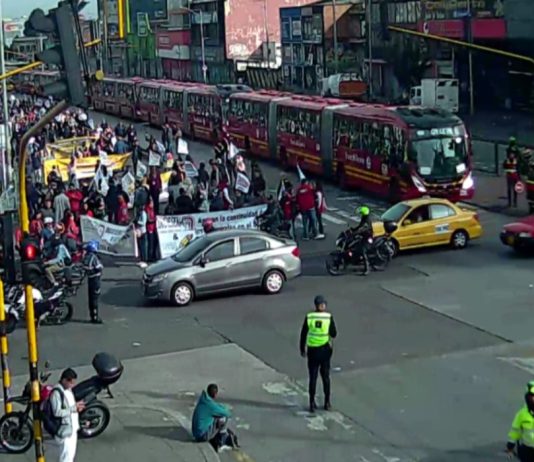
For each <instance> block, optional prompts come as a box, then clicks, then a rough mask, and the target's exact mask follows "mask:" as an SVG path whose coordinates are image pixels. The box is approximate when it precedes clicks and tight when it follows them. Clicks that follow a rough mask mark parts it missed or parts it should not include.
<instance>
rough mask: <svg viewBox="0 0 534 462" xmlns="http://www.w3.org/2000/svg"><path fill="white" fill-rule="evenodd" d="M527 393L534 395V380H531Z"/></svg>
mask: <svg viewBox="0 0 534 462" xmlns="http://www.w3.org/2000/svg"><path fill="white" fill-rule="evenodd" d="M526 392H527V393H528V394H529V395H534V380H531V381H530V382H528V383H527V390H526Z"/></svg>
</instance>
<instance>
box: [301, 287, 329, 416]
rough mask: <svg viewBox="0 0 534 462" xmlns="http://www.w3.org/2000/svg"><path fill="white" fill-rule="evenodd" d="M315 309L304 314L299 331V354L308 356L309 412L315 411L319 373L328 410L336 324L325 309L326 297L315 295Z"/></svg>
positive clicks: (325, 407)
mask: <svg viewBox="0 0 534 462" xmlns="http://www.w3.org/2000/svg"><path fill="white" fill-rule="evenodd" d="M314 304H315V311H311V312H309V313H308V314H307V315H306V318H305V319H304V323H303V324H302V329H301V331H300V354H301V355H302V357H306V353H307V356H308V374H309V388H308V393H309V396H310V412H315V409H316V408H317V405H316V403H315V390H316V388H317V375H318V374H319V372H320V373H321V379H322V381H323V391H324V409H325V410H326V411H328V410H330V408H331V404H330V359H331V358H332V342H331V339H333V338H335V337H336V336H337V329H336V324H335V322H334V318H333V316H332V314H331V313H328V312H327V311H326V299H325V298H324V297H323V296H322V295H317V296H316V297H315V300H314Z"/></svg>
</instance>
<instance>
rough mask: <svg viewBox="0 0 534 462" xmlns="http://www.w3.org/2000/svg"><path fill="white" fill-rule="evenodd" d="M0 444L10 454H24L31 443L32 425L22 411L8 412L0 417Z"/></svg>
mask: <svg viewBox="0 0 534 462" xmlns="http://www.w3.org/2000/svg"><path fill="white" fill-rule="evenodd" d="M0 445H1V446H2V447H3V448H4V449H5V450H6V451H7V452H8V453H10V454H24V453H25V452H27V451H28V450H29V449H30V448H31V447H32V445H33V426H32V423H31V421H30V419H29V418H28V417H27V416H25V415H24V413H23V412H10V413H9V414H4V415H3V416H2V418H1V419H0Z"/></svg>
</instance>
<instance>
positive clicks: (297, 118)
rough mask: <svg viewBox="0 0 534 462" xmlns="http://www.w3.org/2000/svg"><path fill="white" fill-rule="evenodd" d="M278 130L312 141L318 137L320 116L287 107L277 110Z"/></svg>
mask: <svg viewBox="0 0 534 462" xmlns="http://www.w3.org/2000/svg"><path fill="white" fill-rule="evenodd" d="M278 114H279V118H278V129H279V130H280V131H283V132H285V133H290V134H291V135H298V136H302V137H306V138H311V139H314V140H316V141H317V140H319V136H320V129H321V123H320V115H319V114H316V113H313V112H309V111H302V110H298V109H294V108H289V107H281V108H279V112H278Z"/></svg>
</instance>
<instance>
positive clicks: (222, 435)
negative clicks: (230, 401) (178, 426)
mask: <svg viewBox="0 0 534 462" xmlns="http://www.w3.org/2000/svg"><path fill="white" fill-rule="evenodd" d="M218 393H219V387H218V386H217V385H216V384H214V383H211V384H209V385H208V388H207V389H206V390H205V391H202V394H201V395H200V398H199V399H198V401H197V405H196V406H195V410H194V412H193V422H192V433H193V437H194V438H195V440H196V441H197V442H203V441H209V442H210V443H211V444H212V445H213V446H214V447H215V448H216V449H218V448H219V447H221V446H223V445H225V444H227V441H228V435H229V434H231V435H233V433H232V432H230V431H229V430H228V428H227V424H228V419H229V418H230V416H231V413H230V411H229V410H228V408H227V407H226V406H224V405H223V404H220V403H218V402H217V401H216V399H217V394H218Z"/></svg>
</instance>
